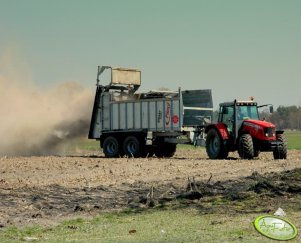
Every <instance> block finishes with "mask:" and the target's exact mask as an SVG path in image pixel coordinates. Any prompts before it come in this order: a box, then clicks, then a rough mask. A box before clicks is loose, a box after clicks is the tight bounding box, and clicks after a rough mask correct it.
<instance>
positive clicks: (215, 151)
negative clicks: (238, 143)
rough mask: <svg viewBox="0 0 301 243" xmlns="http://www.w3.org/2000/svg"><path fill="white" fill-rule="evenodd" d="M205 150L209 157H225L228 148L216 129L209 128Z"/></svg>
mask: <svg viewBox="0 0 301 243" xmlns="http://www.w3.org/2000/svg"><path fill="white" fill-rule="evenodd" d="M206 152H207V155H208V157H209V158H210V159H226V158H227V157H228V149H227V147H226V146H225V145H224V143H223V140H222V138H221V136H220V135H219V134H218V132H217V130H216V129H211V130H209V132H208V133H207V137H206Z"/></svg>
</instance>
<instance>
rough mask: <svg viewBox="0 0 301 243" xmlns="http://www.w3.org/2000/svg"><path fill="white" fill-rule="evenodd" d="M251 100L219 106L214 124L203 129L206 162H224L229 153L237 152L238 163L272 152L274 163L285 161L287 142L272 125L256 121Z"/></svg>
mask: <svg viewBox="0 0 301 243" xmlns="http://www.w3.org/2000/svg"><path fill="white" fill-rule="evenodd" d="M264 106H269V107H270V112H273V106H271V105H263V106H258V105H257V103H256V102H254V101H253V100H250V101H236V100H234V102H226V103H221V104H220V109H219V116H218V122H217V123H216V124H210V125H208V126H207V127H206V130H205V132H206V134H207V137H206V151H207V154H208V156H209V158H210V159H226V158H227V157H228V153H229V152H230V151H238V153H239V156H240V157H241V158H242V159H253V158H254V157H258V155H259V153H260V152H265V151H272V152H273V155H274V159H286V157H287V140H286V138H285V136H284V135H283V131H279V130H278V131H277V130H276V129H275V125H274V124H272V123H270V122H267V121H264V120H260V119H259V115H258V108H260V107H264Z"/></svg>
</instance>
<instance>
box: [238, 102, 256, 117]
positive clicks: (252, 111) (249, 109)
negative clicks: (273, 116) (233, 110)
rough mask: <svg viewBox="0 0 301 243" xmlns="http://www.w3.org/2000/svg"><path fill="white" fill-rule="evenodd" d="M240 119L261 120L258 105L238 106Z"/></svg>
mask: <svg viewBox="0 0 301 243" xmlns="http://www.w3.org/2000/svg"><path fill="white" fill-rule="evenodd" d="M237 116H238V117H237V118H238V120H246V119H253V120H259V116H258V111H257V106H254V105H239V106H237Z"/></svg>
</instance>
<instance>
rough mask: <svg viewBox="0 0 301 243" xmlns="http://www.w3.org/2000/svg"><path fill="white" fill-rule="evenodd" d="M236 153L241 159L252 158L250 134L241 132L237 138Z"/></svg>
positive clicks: (252, 148)
mask: <svg viewBox="0 0 301 243" xmlns="http://www.w3.org/2000/svg"><path fill="white" fill-rule="evenodd" d="M238 153H239V156H240V158H242V159H253V158H254V146H253V140H252V137H251V135H250V134H243V135H241V137H240V138H239V144H238Z"/></svg>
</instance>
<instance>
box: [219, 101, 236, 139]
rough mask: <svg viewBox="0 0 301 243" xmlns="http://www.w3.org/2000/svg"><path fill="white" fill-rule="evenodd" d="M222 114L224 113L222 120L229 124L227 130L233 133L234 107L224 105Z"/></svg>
mask: <svg viewBox="0 0 301 243" xmlns="http://www.w3.org/2000/svg"><path fill="white" fill-rule="evenodd" d="M221 114H222V116H221V122H222V123H224V124H225V125H226V126H227V130H228V132H229V133H230V134H231V133H232V131H233V124H234V107H233V106H222V107H221Z"/></svg>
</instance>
